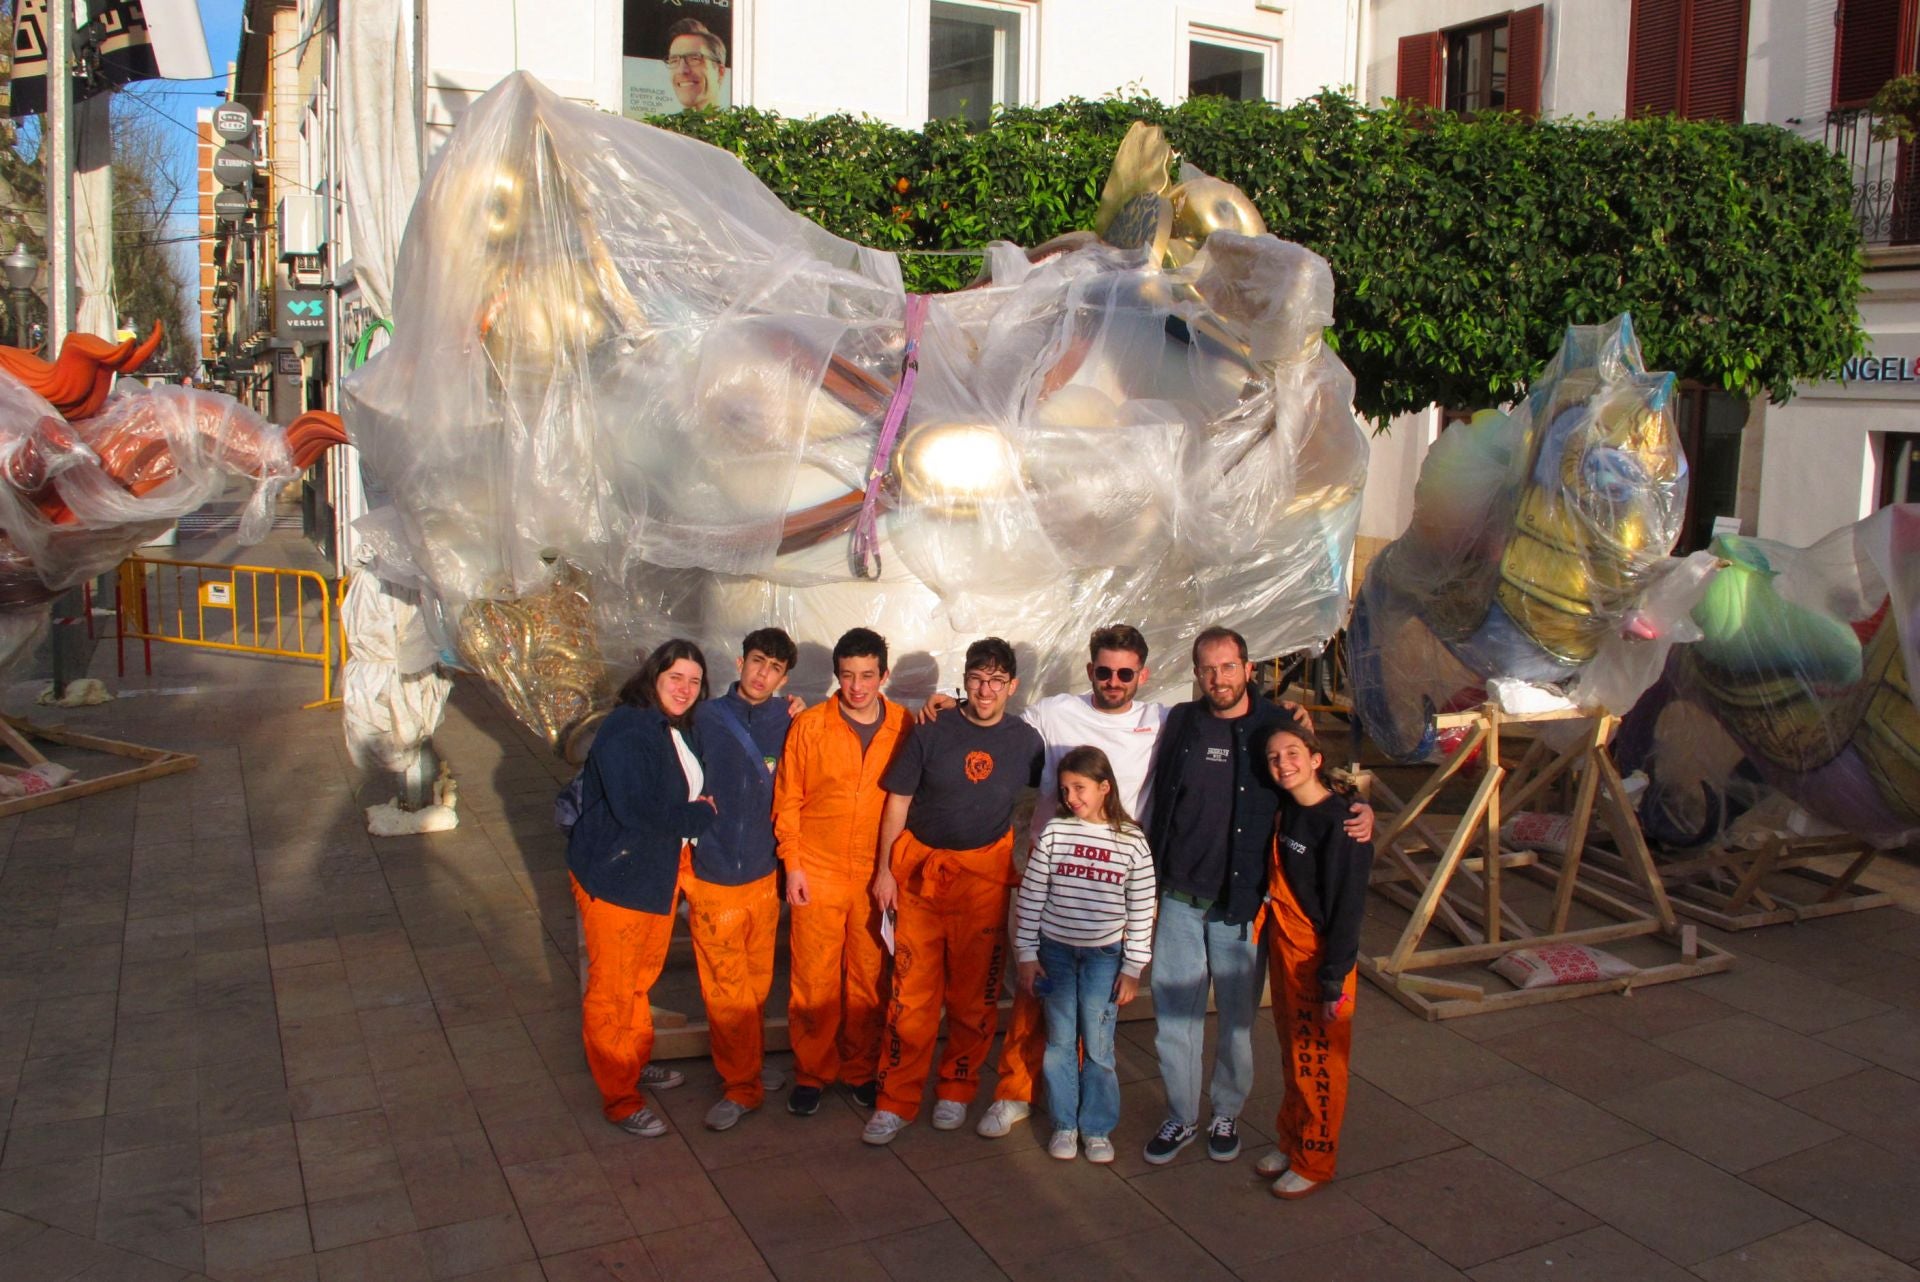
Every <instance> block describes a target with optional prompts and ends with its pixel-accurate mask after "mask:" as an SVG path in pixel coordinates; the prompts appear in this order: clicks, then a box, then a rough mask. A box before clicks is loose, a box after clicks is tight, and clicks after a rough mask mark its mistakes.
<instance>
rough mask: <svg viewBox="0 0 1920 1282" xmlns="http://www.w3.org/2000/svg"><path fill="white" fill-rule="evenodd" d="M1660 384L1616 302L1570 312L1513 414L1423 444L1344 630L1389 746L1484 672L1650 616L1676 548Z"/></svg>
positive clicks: (1672, 455)
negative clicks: (1410, 484)
mask: <svg viewBox="0 0 1920 1282" xmlns="http://www.w3.org/2000/svg"><path fill="white" fill-rule="evenodd" d="M1673 387H1674V379H1673V375H1672V374H1669V373H1660V372H1649V371H1648V370H1647V368H1646V366H1645V364H1644V362H1643V361H1642V359H1641V356H1640V349H1639V345H1638V343H1636V342H1635V340H1634V337H1633V325H1632V321H1631V320H1630V319H1629V318H1628V317H1626V316H1621V317H1619V318H1617V319H1616V320H1614V321H1613V322H1611V323H1610V324H1607V325H1598V326H1571V327H1569V328H1568V330H1567V334H1566V339H1565V341H1564V342H1563V343H1562V345H1561V348H1560V351H1559V352H1558V353H1557V354H1556V355H1555V356H1554V358H1553V360H1552V362H1550V363H1549V364H1548V366H1547V368H1546V369H1545V371H1543V372H1542V374H1541V375H1540V377H1539V379H1538V380H1536V381H1535V383H1534V384H1533V386H1532V387H1531V388H1530V389H1529V391H1528V393H1527V396H1526V398H1525V399H1524V400H1523V401H1521V402H1520V404H1519V405H1517V406H1516V407H1515V408H1514V409H1513V411H1512V412H1511V413H1502V412H1501V411H1498V410H1485V411H1482V412H1481V413H1479V414H1477V415H1475V416H1474V418H1473V419H1472V421H1471V422H1468V423H1465V424H1459V425H1455V426H1453V427H1450V428H1448V429H1447V430H1446V431H1445V432H1443V433H1442V434H1441V436H1440V439H1439V440H1438V441H1436V442H1435V443H1434V446H1433V448H1432V449H1431V450H1430V451H1428V454H1427V458H1426V462H1425V463H1424V464H1423V465H1422V467H1421V470H1420V480H1419V482H1418V485H1417V486H1416V488H1415V492H1414V512H1413V521H1412V524H1411V526H1410V527H1409V528H1408V530H1407V532H1406V533H1405V534H1404V535H1402V536H1401V537H1400V538H1398V539H1396V540H1395V541H1394V542H1393V543H1391V544H1389V545H1388V546H1387V547H1386V549H1385V550H1384V551H1382V552H1381V553H1380V555H1379V556H1378V557H1377V558H1375V560H1374V561H1373V563H1372V564H1371V565H1370V566H1369V567H1368V570H1367V577H1366V582H1365V583H1364V584H1363V585H1362V587H1361V590H1360V594H1359V600H1358V602H1357V603H1356V605H1355V609H1354V617H1353V622H1352V624H1351V626H1350V630H1349V633H1348V640H1349V643H1350V646H1351V650H1350V658H1351V663H1352V669H1353V680H1354V690H1355V694H1354V701H1355V707H1356V709H1357V710H1358V712H1359V714H1360V717H1361V720H1362V722H1363V724H1364V725H1365V728H1366V732H1367V734H1368V735H1369V736H1370V737H1372V738H1373V740H1374V741H1375V742H1376V743H1378V744H1379V745H1380V746H1381V747H1382V748H1384V749H1385V750H1386V751H1387V752H1388V753H1389V754H1391V755H1392V756H1394V757H1396V758H1398V759H1401V760H1413V759H1417V758H1420V757H1423V756H1426V755H1428V754H1429V753H1431V752H1432V750H1433V748H1434V745H1435V736H1434V733H1433V728H1432V720H1431V719H1432V716H1433V714H1434V713H1435V712H1436V711H1442V710H1448V709H1451V708H1459V707H1465V706H1471V705H1473V704H1477V703H1479V702H1480V701H1481V699H1482V698H1484V697H1485V696H1484V690H1483V687H1484V685H1485V683H1486V682H1487V681H1489V680H1492V679H1495V678H1513V679H1518V680H1521V681H1526V682H1532V683H1536V684H1542V685H1560V686H1564V685H1567V684H1569V683H1571V682H1573V681H1574V680H1575V679H1576V678H1578V677H1579V676H1581V675H1582V674H1583V672H1584V671H1585V670H1586V668H1587V666H1588V665H1589V664H1590V663H1591V662H1592V661H1593V660H1594V659H1595V657H1596V655H1598V654H1599V653H1600V652H1601V651H1602V649H1603V647H1604V646H1605V645H1606V644H1607V643H1608V642H1609V640H1610V639H1611V638H1613V637H1615V636H1617V635H1618V634H1619V633H1620V632H1621V630H1622V628H1623V627H1624V628H1628V629H1632V628H1635V627H1642V628H1643V629H1645V630H1647V631H1649V632H1651V631H1653V630H1654V628H1653V626H1652V625H1651V624H1649V623H1647V621H1645V620H1642V619H1638V618H1636V617H1635V612H1636V610H1637V608H1638V607H1639V605H1640V602H1641V599H1642V597H1643V595H1644V594H1646V593H1647V591H1648V589H1649V588H1650V587H1652V586H1653V584H1654V582H1655V580H1656V579H1657V578H1658V577H1659V576H1660V575H1661V574H1663V573H1665V572H1666V571H1667V570H1668V569H1670V568H1671V564H1678V563H1677V562H1676V563H1669V561H1668V556H1667V554H1668V553H1669V552H1670V551H1672V549H1673V545H1674V543H1675V542H1676V541H1677V539H1678V538H1679V535H1680V525H1681V520H1682V518H1683V516H1684V514H1685V512H1686V506H1687V461H1686V455H1685V453H1684V452H1683V451H1682V449H1681V447H1680V442H1679V438H1678V436H1677V435H1676V430H1675V424H1674V418H1673V408H1672V402H1673ZM1631 693H1633V694H1637V693H1638V691H1633V692H1631ZM1630 703H1631V697H1629V698H1628V700H1627V704H1628V705H1630ZM1612 710H1613V711H1617V712H1624V711H1625V710H1626V706H1622V707H1619V708H1615V709H1612Z"/></svg>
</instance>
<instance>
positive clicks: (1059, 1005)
mask: <svg viewBox="0 0 1920 1282" xmlns="http://www.w3.org/2000/svg"><path fill="white" fill-rule="evenodd" d="M1059 778H1060V804H1061V807H1062V809H1063V810H1064V812H1065V813H1063V814H1061V815H1059V816H1057V817H1056V818H1054V819H1053V821H1052V822H1050V823H1048V824H1047V826H1046V828H1045V829H1044V830H1043V831H1042V832H1041V834H1040V837H1039V839H1038V840H1037V841H1035V842H1034V845H1033V852H1032V853H1031V854H1030V855H1028V856H1027V871H1026V874H1025V876H1023V877H1022V878H1021V880H1020V908H1019V912H1018V924H1017V927H1016V929H1015V932H1014V948H1015V955H1016V956H1017V957H1018V959H1019V962H1020V986H1021V987H1022V988H1024V989H1026V990H1027V992H1029V993H1031V994H1032V995H1033V996H1035V997H1038V998H1040V999H1041V1000H1042V1001H1044V1002H1045V1004H1046V1011H1047V1054H1046V1060H1045V1067H1044V1070H1043V1072H1044V1075H1045V1077H1046V1081H1047V1106H1048V1107H1049V1108H1050V1109H1051V1110H1052V1112H1053V1127H1054V1130H1053V1139H1052V1140H1051V1141H1050V1142H1049V1143H1048V1145H1047V1152H1048V1153H1050V1154H1052V1155H1053V1156H1054V1157H1057V1158H1059V1159H1061V1160H1062V1161H1068V1162H1070V1161H1072V1160H1073V1159H1074V1157H1076V1156H1077V1155H1078V1153H1079V1147H1080V1143H1081V1141H1082V1140H1084V1141H1085V1142H1086V1147H1087V1160H1088V1161H1089V1162H1111V1161H1112V1160H1113V1139H1112V1134H1113V1128H1114V1125H1115V1124H1116V1123H1117V1122H1119V1120H1120V1079H1119V1076H1118V1075H1117V1074H1116V1073H1115V1072H1114V1067H1113V1033H1114V1022H1115V1020H1116V1019H1117V1018H1118V1014H1119V1008H1120V1007H1122V1006H1125V1005H1126V1004H1127V1003H1128V1002H1130V1001H1132V1000H1133V999H1134V996H1135V994H1136V993H1138V992H1139V989H1140V972H1141V971H1142V970H1144V969H1145V968H1146V965H1147V962H1148V961H1149V960H1150V959H1151V957H1152V953H1153V908H1154V882H1153V855H1152V853H1151V852H1150V851H1149V850H1148V849H1147V838H1146V835H1145V834H1144V833H1142V832H1141V831H1140V827H1139V825H1138V824H1136V823H1134V822H1133V820H1132V818H1130V817H1129V816H1128V814H1127V810H1126V807H1125V806H1124V805H1123V804H1121V801H1120V793H1119V790H1118V789H1117V788H1116V787H1115V786H1114V781H1113V766H1112V764H1111V763H1110V762H1109V761H1108V760H1107V754H1106V753H1104V752H1102V751H1100V749H1098V748H1085V747H1083V748H1075V749H1074V750H1073V751H1071V752H1069V753H1068V754H1067V755H1066V756H1064V757H1062V758H1061V759H1060V766H1059ZM1080 1045H1084V1046H1085V1048H1086V1056H1085V1058H1084V1060H1083V1059H1081V1057H1080V1055H1079V1054H1078V1051H1077V1047H1078V1046H1080Z"/></svg>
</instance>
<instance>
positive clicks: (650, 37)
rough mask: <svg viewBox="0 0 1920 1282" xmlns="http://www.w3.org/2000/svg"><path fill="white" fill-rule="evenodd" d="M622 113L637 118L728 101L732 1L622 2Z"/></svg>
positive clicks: (730, 91) (727, 103)
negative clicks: (623, 27)
mask: <svg viewBox="0 0 1920 1282" xmlns="http://www.w3.org/2000/svg"><path fill="white" fill-rule="evenodd" d="M625 19H626V26H625V30H624V32H623V33H622V36H621V54H622V58H621V67H622V81H623V88H624V91H625V92H624V100H623V104H622V113H623V114H624V115H627V116H629V117H632V118H635V119H639V118H644V117H646V116H662V115H671V114H673V113H675V112H681V111H699V110H704V109H706V108H710V107H730V106H732V105H733V85H732V81H731V79H730V77H729V74H728V72H729V59H728V47H729V45H730V43H731V41H732V39H733V9H732V4H731V0H626V5H625Z"/></svg>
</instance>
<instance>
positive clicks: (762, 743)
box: [693, 682, 793, 886]
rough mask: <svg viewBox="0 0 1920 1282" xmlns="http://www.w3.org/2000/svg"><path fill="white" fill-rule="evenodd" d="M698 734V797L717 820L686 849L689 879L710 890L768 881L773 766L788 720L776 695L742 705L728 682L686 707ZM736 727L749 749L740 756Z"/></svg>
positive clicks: (790, 717) (771, 865)
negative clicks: (704, 796)
mask: <svg viewBox="0 0 1920 1282" xmlns="http://www.w3.org/2000/svg"><path fill="white" fill-rule="evenodd" d="M693 724H694V725H695V726H696V727H698V729H699V731H700V765H701V767H702V768H703V769H705V770H706V772H707V787H706V791H707V792H708V793H709V794H710V795H711V796H712V797H713V804H714V806H715V807H716V808H717V809H718V810H719V812H720V813H719V817H718V818H716V819H715V820H714V823H713V827H711V828H709V829H708V830H707V831H706V832H705V833H702V834H701V836H700V844H699V845H698V846H695V847H694V849H693V872H694V876H696V877H698V878H699V879H700V880H701V881H705V882H711V883H713V884H714V885H716V886H744V885H746V884H747V883H748V882H752V881H758V880H760V879H761V878H762V877H766V876H770V875H771V874H772V872H773V870H774V867H775V862H776V861H775V859H774V841H773V767H774V766H775V765H777V764H779V761H780V753H781V752H782V751H783V750H784V749H785V748H786V746H787V728H788V727H789V726H791V725H792V724H793V715H792V714H791V713H790V712H789V711H788V710H787V701H786V699H785V698H782V697H775V698H772V699H768V700H767V701H766V702H765V703H760V704H753V703H748V702H747V701H746V700H745V699H742V698H741V697H740V684H739V682H735V683H734V684H733V685H732V686H731V687H730V688H729V689H728V690H727V692H726V693H725V694H723V695H721V696H720V697H719V698H717V699H708V700H707V701H706V702H704V703H702V704H700V705H699V706H698V707H696V708H695V709H694V712H693ZM736 728H738V729H743V730H745V731H746V733H747V735H748V737H749V738H750V739H752V741H753V745H754V748H755V751H754V752H753V753H751V754H749V753H748V751H747V747H746V745H745V744H743V743H741V742H740V736H739V735H738V734H736V733H735V729H736Z"/></svg>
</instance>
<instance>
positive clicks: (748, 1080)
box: [656, 851, 780, 1108]
mask: <svg viewBox="0 0 1920 1282" xmlns="http://www.w3.org/2000/svg"><path fill="white" fill-rule="evenodd" d="M779 881H780V879H779V878H778V877H776V876H775V875H774V874H772V873H768V874H767V875H766V876H764V877H762V878H760V879H759V880H758V881H750V882H748V883H747V884H746V885H744V886H722V885H719V884H717V883H715V882H710V881H701V880H700V879H699V878H698V877H696V876H694V875H693V856H692V852H691V851H689V852H687V853H685V854H682V855H681V857H680V883H679V885H678V886H677V887H675V889H676V891H677V892H678V893H679V894H680V895H682V896H684V897H685V898H686V901H687V927H688V933H689V934H690V935H691V936H692V938H693V962H694V967H695V969H696V970H698V971H699V973H700V994H701V997H702V998H703V999H704V1000H705V1002H706V1007H707V1042H708V1046H709V1048H710V1049H711V1051H712V1054H713V1066H714V1067H715V1068H716V1069H718V1070H719V1071H720V1080H721V1081H723V1082H725V1083H726V1086H727V1090H726V1097H727V1098H728V1099H730V1100H732V1101H733V1102H734V1103H736V1104H738V1105H740V1106H741V1107H742V1108H759V1107H760V1104H761V1102H762V1101H763V1100H765V1099H766V1095H767V1088H766V1085H765V1084H764V1083H763V1082H762V1080H761V1077H760V1070H761V1067H762V1064H763V1061H764V1060H765V1059H766V1040H767V1037H766V1033H767V1026H766V1019H765V1013H766V1009H767V994H768V993H770V992H771V991H773V945H774V936H775V935H776V934H777V933H778V932H779V930H780V888H779ZM656 973H658V972H657V971H656Z"/></svg>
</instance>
